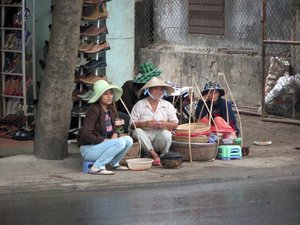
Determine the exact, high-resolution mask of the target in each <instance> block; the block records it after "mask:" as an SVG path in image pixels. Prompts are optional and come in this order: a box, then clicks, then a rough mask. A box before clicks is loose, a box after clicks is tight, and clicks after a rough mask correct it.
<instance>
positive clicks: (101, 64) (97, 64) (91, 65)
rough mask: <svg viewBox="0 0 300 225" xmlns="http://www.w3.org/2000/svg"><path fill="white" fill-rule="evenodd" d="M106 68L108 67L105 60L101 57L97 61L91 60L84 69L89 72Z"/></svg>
mask: <svg viewBox="0 0 300 225" xmlns="http://www.w3.org/2000/svg"><path fill="white" fill-rule="evenodd" d="M105 66H106V62H105V59H104V58H102V57H99V59H98V60H96V59H92V60H90V61H89V62H88V63H86V64H85V65H84V66H83V68H84V69H87V70H89V69H96V68H98V67H105Z"/></svg>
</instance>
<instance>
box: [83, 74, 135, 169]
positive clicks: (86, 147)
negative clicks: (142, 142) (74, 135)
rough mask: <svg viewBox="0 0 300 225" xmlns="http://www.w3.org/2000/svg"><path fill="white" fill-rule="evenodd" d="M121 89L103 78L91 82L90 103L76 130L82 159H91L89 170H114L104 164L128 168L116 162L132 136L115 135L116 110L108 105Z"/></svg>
mask: <svg viewBox="0 0 300 225" xmlns="http://www.w3.org/2000/svg"><path fill="white" fill-rule="evenodd" d="M122 92H123V91H122V88H120V87H118V86H115V85H111V84H109V83H108V82H107V81H105V80H99V81H96V82H95V84H94V86H93V96H92V98H91V99H90V100H89V103H91V105H90V106H89V109H88V111H87V113H86V116H85V118H84V121H83V126H82V128H81V129H80V131H79V134H78V145H79V146H80V153H81V155H82V157H83V159H84V160H88V161H95V162H94V164H93V166H92V167H91V168H90V170H89V173H91V174H100V175H112V174H114V172H113V171H110V170H107V169H106V168H105V165H106V164H110V165H111V166H112V168H113V169H114V170H128V168H127V167H126V166H120V164H119V162H120V160H121V159H123V157H124V156H125V154H126V152H127V151H128V150H129V149H130V148H131V146H132V145H133V140H132V138H131V137H130V136H122V137H119V136H118V133H117V132H116V123H115V119H116V113H115V110H114V107H113V105H112V104H113V102H115V101H117V100H119V98H120V97H121V95H122Z"/></svg>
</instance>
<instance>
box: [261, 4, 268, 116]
mask: <svg viewBox="0 0 300 225" xmlns="http://www.w3.org/2000/svg"><path fill="white" fill-rule="evenodd" d="M266 2H267V0H262V4H263V7H262V43H261V45H262V49H261V57H262V58H261V77H262V82H261V84H262V85H261V118H264V117H265V57H266V44H265V43H264V40H265V32H266V24H265V23H266Z"/></svg>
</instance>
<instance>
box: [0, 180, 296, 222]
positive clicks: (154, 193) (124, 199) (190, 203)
mask: <svg viewBox="0 0 300 225" xmlns="http://www.w3.org/2000/svg"><path fill="white" fill-rule="evenodd" d="M299 212H300V177H299V176H286V177H273V178H260V179H255V178H252V179H247V180H235V181H227V182H203V181H202V182H201V181H190V182H185V183H179V182H178V183H176V182H174V183H172V184H168V185H161V186H152V185H151V184H149V185H148V186H144V187H123V188H116V187H112V188H107V189H101V188H99V189H94V190H91V189H86V190H73V189H70V190H68V189H65V190H53V189H52V190H48V191H45V190H43V191H35V192H28V191H27V190H24V191H22V189H20V190H19V191H18V192H15V193H10V194H7V193H6V194H0V218H1V225H19V224H20V225H39V224H41V225H77V224H82V225H99V224H100V225H102V224H105V225H106V224H107V225H110V224H128V225H129V224H137V225H138V224H172V225H177V224H178V225H179V224H180V225H185V224H189V225H190V224H205V225H207V224H215V225H227V224H228V225H229V224H230V225H240V224H243V225H250V224H255V225H260V224H261V225H268V224H272V225H277V224H278V225H284V224H287V225H299V224H300V213H299Z"/></svg>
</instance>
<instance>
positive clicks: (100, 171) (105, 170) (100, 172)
mask: <svg viewBox="0 0 300 225" xmlns="http://www.w3.org/2000/svg"><path fill="white" fill-rule="evenodd" d="M89 173H90V174H94V175H114V174H115V173H114V172H113V171H110V170H107V169H102V170H98V171H93V170H89Z"/></svg>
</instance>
